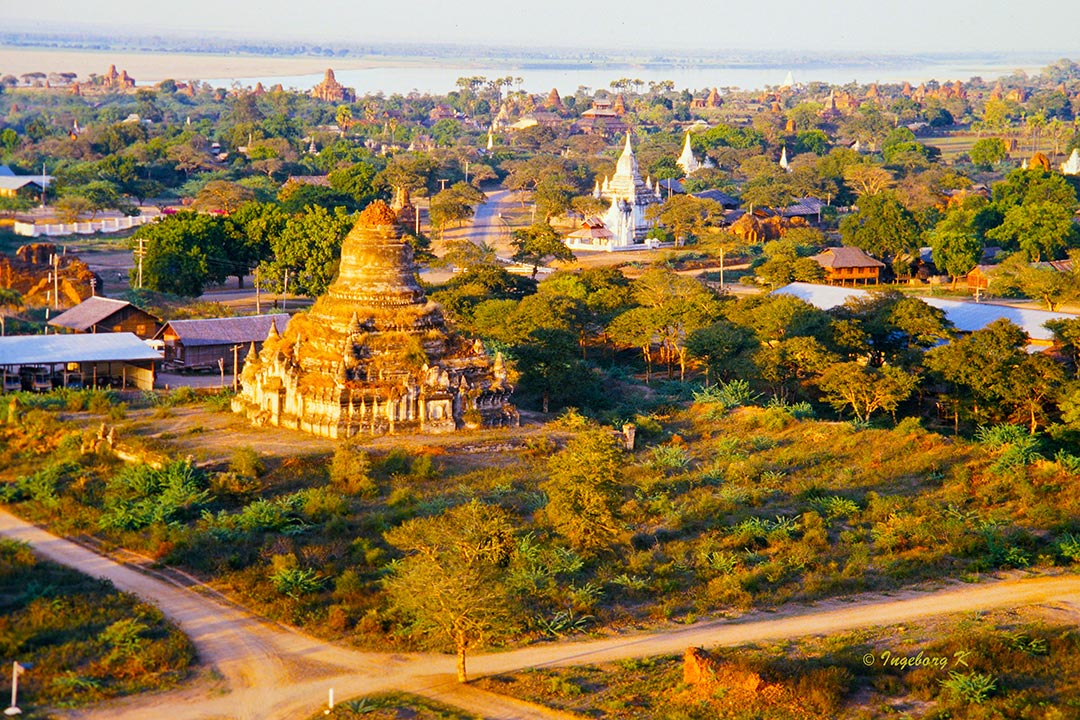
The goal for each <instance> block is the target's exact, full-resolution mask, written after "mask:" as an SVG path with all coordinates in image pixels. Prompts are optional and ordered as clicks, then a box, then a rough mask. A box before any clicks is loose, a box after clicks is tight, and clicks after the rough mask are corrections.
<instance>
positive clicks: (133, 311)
mask: <svg viewBox="0 0 1080 720" xmlns="http://www.w3.org/2000/svg"><path fill="white" fill-rule="evenodd" d="M49 325H52V326H53V327H56V328H63V329H65V330H68V331H70V332H73V333H91V334H95V333H99V332H101V333H107V332H129V333H134V334H135V335H137V336H138V337H140V338H142V339H143V340H148V339H150V338H152V337H154V336H155V335H157V333H158V330H160V329H161V319H160V318H157V317H154V316H153V315H151V314H150V313H148V312H146V311H145V310H143V309H142V308H139V307H136V306H134V305H132V304H131V303H129V302H127V301H126V300H114V299H112V298H107V297H100V296H94V297H89V298H87V299H86V300H83V301H82V302H81V303H79V304H78V305H76V306H75V307H73V308H71V309H70V310H67V311H65V312H62V313H60V314H59V315H57V316H56V317H54V318H52V319H51V320H49Z"/></svg>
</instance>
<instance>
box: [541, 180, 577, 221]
mask: <svg viewBox="0 0 1080 720" xmlns="http://www.w3.org/2000/svg"><path fill="white" fill-rule="evenodd" d="M576 191H577V188H576V187H575V186H574V185H573V184H571V183H568V182H566V181H565V180H562V179H560V178H559V177H557V176H554V175H549V176H547V177H544V178H543V179H542V180H540V182H539V183H537V185H536V190H535V191H534V192H533V202H534V203H535V204H536V209H537V211H538V212H539V214H540V215H542V216H543V218H544V223H548V222H549V221H550V220H551V218H552V217H555V216H558V215H564V214H565V213H566V212H567V211H568V210H570V208H571V199H572V198H573V196H574V193H575V192H576Z"/></svg>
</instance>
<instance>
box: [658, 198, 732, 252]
mask: <svg viewBox="0 0 1080 720" xmlns="http://www.w3.org/2000/svg"><path fill="white" fill-rule="evenodd" d="M723 212H724V209H723V208H722V207H720V203H718V202H716V201H715V200H705V199H702V198H696V197H694V196H693V195H673V196H671V197H669V198H668V199H667V200H665V201H664V202H663V203H662V204H660V205H650V206H649V207H648V208H646V210H645V217H646V218H648V219H649V220H653V221H658V222H660V223H662V224H663V225H664V226H665V227H667V228H669V229H670V230H671V232H672V233H673V234H674V235H675V245H676V247H677V246H679V245H681V244H683V243H685V242H686V239H687V238H688V237H689V236H691V235H693V236H700V235H701V234H702V233H703V232H704V231H705V229H706V228H708V227H713V226H715V225H716V223H718V222H719V220H720V218H721V217H722V216H723Z"/></svg>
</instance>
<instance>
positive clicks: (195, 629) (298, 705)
mask: <svg viewBox="0 0 1080 720" xmlns="http://www.w3.org/2000/svg"><path fill="white" fill-rule="evenodd" d="M0 535H3V536H5V537H9V538H14V539H18V540H22V541H24V542H27V543H29V544H30V545H31V546H33V547H34V549H35V550H36V551H37V552H38V553H40V554H41V555H42V556H44V557H46V558H49V559H50V560H53V561H55V562H59V563H62V564H64V565H69V566H71V567H75V568H77V569H79V570H81V571H82V572H85V573H87V574H90V575H93V576H96V577H102V578H107V579H109V580H111V581H112V582H113V584H114V585H116V587H117V588H119V589H121V590H125V591H128V592H132V593H135V594H137V595H139V596H140V597H142V598H143V599H145V600H147V601H148V602H151V603H154V604H155V605H157V606H158V607H160V608H161V609H162V611H163V612H164V613H165V614H166V615H167V616H168V617H169V618H170V619H172V620H173V621H175V622H176V623H177V624H178V625H179V626H180V627H181V628H182V629H183V630H184V631H185V632H186V633H187V634H188V636H189V637H191V639H192V642H193V643H194V644H195V647H196V648H197V650H198V652H199V655H200V658H201V659H202V660H203V662H204V663H207V664H209V665H211V666H213V667H214V668H215V669H216V670H217V671H218V672H219V673H220V674H221V675H222V677H223V679H224V684H225V685H226V686H227V688H228V690H229V692H227V693H225V694H222V692H221V689H220V688H205V689H204V688H202V687H198V686H196V687H186V688H184V689H181V690H178V691H175V692H171V693H164V694H159V695H149V696H138V697H135V698H131V699H128V700H123V701H120V702H116V703H111V704H106V705H103V706H100V707H97V708H91V709H88V710H86V711H83V712H81V713H78V714H77V715H73V717H78V718H88V719H89V718H93V719H95V720H96V719H97V718H102V719H104V718H112V719H127V718H131V719H132V720H134V719H136V718H145V717H148V716H150V709H151V708H153V712H152V715H153V716H157V717H164V716H167V717H169V718H170V720H188V719H189V718H190V719H191V720H196V719H199V718H206V719H209V718H238V719H243V720H248V719H251V720H256V719H260V720H262V719H267V720H269V719H272V718H281V719H282V720H284V719H285V718H289V719H293V718H302V717H304V716H305V715H308V714H311V713H314V712H317V711H318V709H319V708H320V707H324V706H325V702H326V696H327V691H328V690H329V688H331V687H333V688H334V689H335V693H336V696H337V697H338V698H339V699H344V698H349V697H356V696H358V695H363V694H368V693H372V692H378V691H383V690H391V689H398V690H405V691H409V692H413V693H417V694H421V695H425V696H429V697H432V698H434V699H438V700H441V701H443V702H446V703H448V704H451V705H455V706H458V707H461V708H463V709H465V710H469V711H471V712H474V713H476V714H478V715H480V716H482V717H485V718H492V719H496V720H502V719H505V720H511V719H514V718H530V719H531V718H567V717H570V716H569V715H567V714H566V713H561V712H557V711H554V710H549V709H546V708H541V707H539V706H535V705H531V704H529V703H525V702H522V701H519V700H514V699H512V698H506V697H503V696H499V695H496V694H493V693H489V692H486V691H483V690H480V689H478V688H474V687H461V686H459V685H458V684H457V683H456V682H455V681H454V678H453V658H451V657H449V656H444V655H421V654H411V655H410V654H390V653H370V652H368V653H365V652H358V651H354V650H349V649H345V648H342V647H339V646H336V645H333V644H331V643H326V642H324V641H321V640H318V639H315V638H312V637H310V636H307V635H304V634H303V633H299V632H296V631H294V630H291V629H289V628H286V627H283V626H280V625H275V624H271V623H267V622H264V621H261V620H259V619H258V618H256V617H254V616H252V615H250V614H249V613H247V612H245V611H244V610H243V609H242V608H240V607H238V606H236V605H234V604H232V603H230V602H228V601H227V600H225V599H224V598H222V597H221V596H220V595H218V594H217V593H215V592H214V591H213V590H211V589H209V588H207V587H205V586H202V585H199V584H197V583H194V582H193V581H188V582H184V583H174V582H170V581H167V580H166V579H164V578H161V577H154V576H151V575H147V574H144V573H142V572H138V571H136V570H134V569H132V568H131V567H128V566H124V565H120V564H118V563H116V562H114V561H112V560H109V559H107V558H104V557H102V556H100V555H97V554H95V553H93V552H91V551H89V550H87V549H86V548H83V547H81V546H79V545H76V544H74V543H71V542H69V541H67V540H63V539H61V538H58V537H56V536H54V535H51V534H50V533H47V532H45V531H44V530H41V529H40V528H37V527H35V526H33V525H31V524H29V523H27V522H25V521H23V520H20V519H19V518H17V517H15V516H14V515H11V514H10V513H8V512H6V511H3V510H0ZM189 584H190V585H191V587H187V585H189ZM1077 603H1080V576H1076V575H1070V576H1055V577H1036V578H1023V579H1011V580H1005V581H994V582H989V583H985V584H979V585H951V586H949V587H947V588H946V589H944V590H937V591H933V592H919V591H907V592H905V593H902V594H901V596H900V597H897V598H882V597H881V596H877V597H864V598H857V599H851V600H835V601H829V602H827V603H823V604H822V607H820V608H813V607H810V608H808V607H797V608H789V609H786V610H785V611H784V612H782V613H780V614H765V613H756V614H754V615H752V616H750V617H748V618H745V619H742V620H737V621H722V620H721V621H708V622H700V623H695V624H694V625H689V626H686V627H683V628H672V629H665V630H661V631H657V632H652V633H646V634H636V635H627V636H620V637H614V638H608V639H603V640H588V641H582V642H562V643H551V644H546V645H534V646H531V647H527V648H522V649H519V650H514V651H511V652H505V653H498V654H489V655H481V656H477V657H474V658H471V659H470V661H469V668H470V671H471V672H472V673H474V674H477V675H486V674H492V673H502V672H513V671H517V670H521V669H524V668H528V667H536V666H540V665H577V664H585V663H596V662H605V661H611V660H618V659H625V658H633V657H644V656H650V655H660V654H674V653H681V652H682V651H683V650H684V649H685V648H686V647H688V646H692V645H694V646H704V647H714V646H718V645H727V646H733V645H741V644H746V643H751V642H762V641H769V640H777V639H784V638H794V637H800V636H806V635H825V634H830V633H837V632H845V631H850V630H854V629H859V628H866V627H874V626H881V625H891V624H896V623H904V622H910V621H913V620H918V619H922V618H927V617H931V616H934V615H942V614H947V613H956V612H965V611H971V610H989V609H994V608H1009V607H1020V606H1024V605H1032V604H1055V605H1059V606H1062V605H1064V606H1065V607H1066V608H1068V609H1069V610H1070V611H1071V612H1072V613H1073V615H1072V616H1073V617H1075V614H1076V611H1077V610H1078V607H1077Z"/></svg>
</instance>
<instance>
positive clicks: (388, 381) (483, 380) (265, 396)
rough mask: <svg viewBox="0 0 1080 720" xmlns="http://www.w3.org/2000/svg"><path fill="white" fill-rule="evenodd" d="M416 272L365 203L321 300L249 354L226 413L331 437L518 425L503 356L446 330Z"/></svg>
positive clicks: (376, 208)
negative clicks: (231, 403) (241, 384)
mask: <svg viewBox="0 0 1080 720" xmlns="http://www.w3.org/2000/svg"><path fill="white" fill-rule="evenodd" d="M415 270H416V268H415V265H414V263H413V256H412V249H411V247H410V246H409V245H408V244H407V243H406V242H405V240H404V239H403V238H402V231H401V229H400V228H399V225H398V218H397V217H396V215H395V213H394V211H393V210H391V209H390V208H389V207H388V206H387V205H386V204H385V203H383V202H381V201H379V202H375V203H373V204H372V205H370V206H369V207H368V208H367V209H365V210H364V212H362V213H361V214H360V219H359V220H358V222H357V223H356V226H355V227H354V228H353V229H352V231H351V232H350V233H349V235H348V237H346V238H345V241H344V243H343V244H342V248H341V266H340V270H339V272H338V277H337V279H335V280H334V282H333V283H332V284H331V286H330V288H329V289H328V290H327V292H326V294H325V295H324V296H322V297H320V298H319V299H318V300H317V301H316V302H315V305H314V306H313V307H312V308H311V310H310V311H309V312H308V313H305V314H299V315H296V316H294V317H293V318H292V320H291V321H290V322H289V326H288V329H287V330H286V332H285V333H284V334H280V335H279V334H278V332H277V330H276V328H271V330H270V333H269V336H268V337H267V340H266V342H265V344H264V345H263V348H262V352H260V353H258V354H256V353H255V352H254V348H252V349H251V350H250V351H249V354H248V359H247V364H246V365H245V367H244V371H243V373H242V374H241V381H242V383H243V389H242V390H241V392H240V393H239V394H238V395H237V396H236V398H235V399H234V400H233V410H234V411H236V412H238V413H243V414H245V415H247V416H248V417H249V418H250V419H251V420H252V422H253V423H255V424H256V425H266V426H274V427H289V428H295V429H299V430H303V431H305V432H310V433H312V434H315V435H321V436H324V437H331V438H344V437H352V436H354V435H380V434H384V433H405V432H448V431H453V430H456V429H460V428H463V427H494V426H500V425H508V424H514V423H516V422H517V412H516V410H515V409H514V407H513V405H511V404H510V402H509V400H510V394H511V392H512V391H513V389H512V387H511V386H510V384H509V383H508V381H507V373H506V368H505V367H504V366H503V361H502V357H501V356H499V355H496V357H495V358H494V360H493V359H492V358H490V357H489V356H488V355H487V353H486V352H485V351H484V347H483V345H482V344H481V343H480V342H479V341H473V340H468V339H466V338H463V337H461V336H459V335H457V334H455V333H454V332H452V331H451V330H450V329H449V328H447V326H446V322H445V321H444V319H443V315H442V309H441V308H440V307H439V306H438V305H437V304H435V303H433V302H431V301H429V300H428V299H427V298H426V297H425V295H424V291H423V289H422V288H421V287H420V285H419V284H418V283H417V281H416V276H415Z"/></svg>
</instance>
